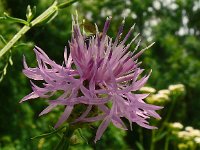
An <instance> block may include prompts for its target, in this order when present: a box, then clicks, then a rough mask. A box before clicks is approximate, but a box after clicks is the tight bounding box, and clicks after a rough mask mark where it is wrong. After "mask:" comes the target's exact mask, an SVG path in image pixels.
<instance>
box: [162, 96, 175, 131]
mask: <svg viewBox="0 0 200 150" xmlns="http://www.w3.org/2000/svg"><path fill="white" fill-rule="evenodd" d="M175 105H176V98H172V104H171V107H170V108H169V111H168V113H167V116H166V117H165V120H164V121H163V123H162V126H161V128H160V129H159V132H158V133H162V132H163V130H164V128H165V125H166V123H167V122H168V121H169V119H170V117H171V115H172V112H173V109H174V107H175Z"/></svg>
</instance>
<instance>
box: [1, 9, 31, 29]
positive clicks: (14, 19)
mask: <svg viewBox="0 0 200 150" xmlns="http://www.w3.org/2000/svg"><path fill="white" fill-rule="evenodd" d="M4 16H5V19H6V20H8V21H11V22H15V23H21V24H24V25H27V26H29V23H28V22H27V21H25V20H23V19H19V18H15V17H11V16H9V15H8V14H7V13H6V12H4Z"/></svg>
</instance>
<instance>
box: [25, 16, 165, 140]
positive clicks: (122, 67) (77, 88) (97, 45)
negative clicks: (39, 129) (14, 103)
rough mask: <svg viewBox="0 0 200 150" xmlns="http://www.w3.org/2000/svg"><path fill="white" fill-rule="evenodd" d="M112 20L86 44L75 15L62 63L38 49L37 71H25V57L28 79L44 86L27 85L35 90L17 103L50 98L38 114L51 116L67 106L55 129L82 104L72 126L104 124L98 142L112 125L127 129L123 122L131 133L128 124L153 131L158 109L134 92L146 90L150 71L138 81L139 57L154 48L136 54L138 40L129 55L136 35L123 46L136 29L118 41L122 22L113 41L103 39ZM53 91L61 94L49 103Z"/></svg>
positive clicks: (96, 138) (28, 69) (98, 132)
mask: <svg viewBox="0 0 200 150" xmlns="http://www.w3.org/2000/svg"><path fill="white" fill-rule="evenodd" d="M110 21H111V18H107V20H106V22H105V25H104V28H103V32H102V34H101V35H100V33H99V30H98V27H97V26H96V35H95V36H92V37H91V38H89V41H88V42H87V43H86V42H85V39H87V36H86V35H85V34H83V33H82V32H81V30H80V27H79V24H78V17H77V18H76V19H73V23H72V25H73V30H72V31H73V32H72V39H71V42H69V47H70V51H67V48H66V49H65V51H64V63H63V65H58V64H57V63H55V62H54V61H52V60H51V59H50V58H49V57H48V56H47V54H45V52H44V51H43V50H42V49H40V48H39V47H37V46H35V48H34V51H35V54H36V57H37V62H38V67H35V68H30V67H28V66H27V64H26V61H25V57H24V70H23V72H24V74H25V75H26V76H27V77H28V78H30V79H33V80H40V81H42V82H43V86H42V87H39V86H37V85H36V84H35V83H33V82H32V81H31V84H32V90H33V92H32V93H30V94H29V95H27V96H25V97H24V98H23V99H22V100H21V102H24V101H26V100H29V99H35V98H38V97H41V98H46V99H48V103H49V106H48V107H47V108H46V109H44V110H43V111H42V112H41V113H40V115H44V114H47V113H49V112H50V111H51V110H52V109H53V108H55V107H56V106H58V105H63V106H65V110H64V112H63V114H62V115H61V116H60V118H59V120H58V122H57V123H56V125H55V128H57V127H59V126H60V125H61V124H63V123H64V122H65V121H66V120H67V119H68V118H69V116H70V114H72V111H73V109H74V108H75V106H76V105H79V106H82V108H83V110H84V109H85V110H84V111H83V112H82V111H81V112H82V114H81V115H76V118H73V121H72V123H76V122H96V121H100V120H102V122H101V124H100V126H99V127H98V130H97V132H96V137H95V142H96V141H97V140H99V139H100V138H101V136H102V134H103V133H104V131H105V130H106V128H107V126H108V125H109V124H110V123H111V122H112V123H113V124H114V125H115V126H116V127H118V128H121V129H125V130H127V127H126V125H125V124H124V122H123V121H122V119H121V118H127V119H128V120H129V122H130V127H131V129H132V122H135V123H136V124H138V125H140V126H142V127H145V128H148V129H154V128H156V127H153V126H150V125H149V123H148V121H147V119H149V118H150V117H154V118H160V116H159V115H158V114H157V113H156V110H159V109H161V108H162V107H160V106H155V105H151V104H146V103H145V102H144V101H143V99H144V98H146V97H147V96H148V94H136V93H135V91H137V90H139V89H140V88H141V87H143V86H144V84H145V83H146V82H147V80H148V78H149V76H150V73H149V74H148V75H146V76H144V77H142V78H140V79H139V76H140V75H141V73H142V72H143V69H141V68H140V67H139V65H140V62H138V57H139V56H140V55H141V54H142V53H143V52H144V51H145V50H146V49H148V48H149V47H150V46H151V45H152V44H151V45H150V46H148V47H146V48H145V49H142V50H141V51H139V52H138V53H136V54H135V51H136V50H137V49H138V47H139V44H140V41H139V42H138V44H137V45H136V48H135V50H134V52H133V53H132V52H130V51H129V48H130V45H131V44H132V43H133V42H134V41H135V40H136V38H137V37H138V35H139V34H138V35H137V36H136V37H135V38H134V39H133V40H132V41H131V42H130V43H129V44H128V45H125V42H126V41H127V39H128V38H129V37H130V35H131V33H132V31H133V29H134V26H133V27H131V29H130V30H129V32H128V33H127V35H126V36H125V38H124V39H123V40H122V41H119V40H120V36H121V35H122V32H123V26H124V21H123V23H122V25H121V26H120V27H119V31H118V33H117V37H116V38H115V40H114V41H113V40H112V38H111V37H109V36H107V31H108V28H109V25H110ZM68 55H69V56H68ZM57 91H63V93H62V94H61V95H60V96H59V97H58V98H56V99H51V97H52V96H53V95H54V94H55V93H56V92H57ZM50 99H51V100H50ZM94 111H95V113H94Z"/></svg>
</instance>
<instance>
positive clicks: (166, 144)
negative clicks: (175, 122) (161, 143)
mask: <svg viewBox="0 0 200 150" xmlns="http://www.w3.org/2000/svg"><path fill="white" fill-rule="evenodd" d="M169 139H170V138H169V135H167V137H166V139H165V148H164V150H168V147H169Z"/></svg>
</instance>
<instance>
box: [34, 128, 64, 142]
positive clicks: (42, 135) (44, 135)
mask: <svg viewBox="0 0 200 150" xmlns="http://www.w3.org/2000/svg"><path fill="white" fill-rule="evenodd" d="M64 127H65V126H64ZM64 127H61V128H59V129H56V130H55V131H52V132H49V133H45V134H41V135H38V136H35V137H32V138H31V140H34V139H38V138H46V137H50V136H52V135H54V134H57V133H58V132H59V131H61V130H62V129H63V128H64Z"/></svg>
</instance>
